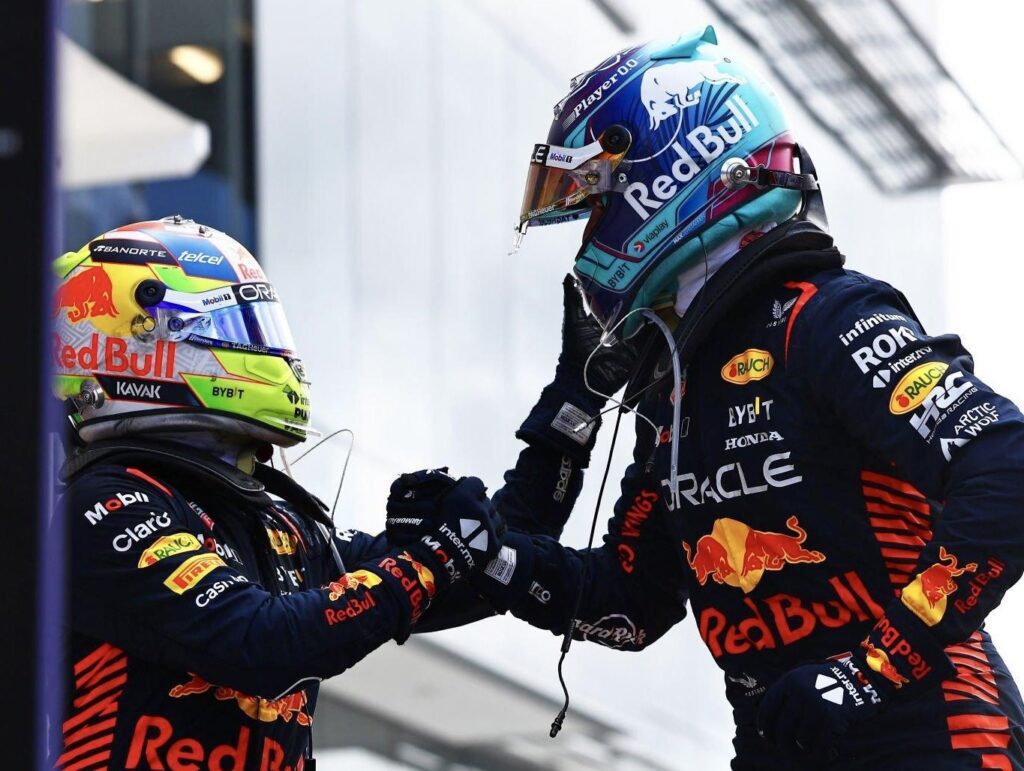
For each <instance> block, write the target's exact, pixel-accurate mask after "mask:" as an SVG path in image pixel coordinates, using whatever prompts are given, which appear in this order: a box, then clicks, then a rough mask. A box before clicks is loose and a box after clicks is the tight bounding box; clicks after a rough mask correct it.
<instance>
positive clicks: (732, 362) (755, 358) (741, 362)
mask: <svg viewBox="0 0 1024 771" xmlns="http://www.w3.org/2000/svg"><path fill="white" fill-rule="evenodd" d="M774 366H775V359H773V358H772V355H771V354H770V353H768V351H762V350H761V349H760V348H748V349H747V350H745V351H744V352H743V353H738V354H736V355H735V356H733V357H732V358H731V359H729V361H727V362H726V363H725V366H724V367H722V380H724V381H725V382H726V383H733V384H734V385H746V384H747V383H750V382H751V381H754V380H764V379H765V378H766V377H768V376H769V375H770V374H772V368H773V367H774Z"/></svg>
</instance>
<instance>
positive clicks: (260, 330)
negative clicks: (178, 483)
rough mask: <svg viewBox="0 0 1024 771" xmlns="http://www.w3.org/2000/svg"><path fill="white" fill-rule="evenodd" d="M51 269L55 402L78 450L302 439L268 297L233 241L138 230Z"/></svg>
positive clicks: (289, 349)
mask: <svg viewBox="0 0 1024 771" xmlns="http://www.w3.org/2000/svg"><path fill="white" fill-rule="evenodd" d="M54 270H55V272H56V274H57V278H58V287H57V291H56V294H55V296H54V303H53V346H52V352H53V353H52V355H53V359H54V365H55V368H56V377H55V380H54V393H55V394H56V396H57V397H58V398H59V399H61V400H63V401H64V403H65V404H66V406H67V407H68V413H69V416H70V419H71V423H72V425H73V426H74V427H75V429H76V430H77V432H78V437H79V438H80V439H81V440H82V441H84V442H91V441H96V440H98V439H106V438H109V437H112V436H120V435H125V434H137V433H140V432H150V431H161V432H166V431H195V430H213V431H217V432H221V433H228V434H230V435H234V436H239V435H240V436H243V437H249V438H252V439H254V440H256V441H265V442H270V443H272V444H277V445H282V446H291V445H294V444H296V443H298V442H301V441H303V440H304V439H305V438H306V433H307V430H308V425H309V384H308V382H307V381H306V377H305V373H304V370H303V367H302V363H301V361H300V360H299V358H298V355H297V354H296V351H295V344H294V343H293V342H292V335H291V332H290V330H289V328H288V322H287V320H286V319H285V315H284V311H283V309H282V306H281V302H280V300H279V298H278V295H277V291H276V290H275V289H274V286H273V285H272V284H271V283H270V282H269V281H268V280H267V277H266V275H264V273H263V270H262V268H261V267H260V265H259V263H257V262H256V260H255V258H254V257H253V256H252V255H251V254H250V253H249V252H248V251H247V250H246V248H245V247H244V246H242V245H241V244H240V243H238V242H237V241H235V240H234V239H233V238H231V237H229V236H227V235H225V234H224V233H221V232H219V231H217V230H214V229H213V228H209V227H206V226H205V225H199V224H197V223H195V222H193V221H192V220H190V219H184V218H182V217H181V216H174V217H165V218H164V219H161V220H157V221H153V222H137V223H135V224H133V225H125V226H124V227H120V228H117V229H115V230H111V231H109V232H107V233H104V234H103V235H101V236H99V237H97V238H95V239H93V240H92V241H90V242H89V243H88V244H86V245H85V246H84V247H82V248H81V249H80V250H79V251H77V252H68V253H67V254H65V255H63V256H62V257H60V258H58V259H57V260H56V261H55V263H54Z"/></svg>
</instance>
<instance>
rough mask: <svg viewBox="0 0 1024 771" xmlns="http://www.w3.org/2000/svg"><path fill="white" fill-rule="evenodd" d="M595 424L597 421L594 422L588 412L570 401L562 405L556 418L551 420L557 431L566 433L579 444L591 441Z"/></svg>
mask: <svg viewBox="0 0 1024 771" xmlns="http://www.w3.org/2000/svg"><path fill="white" fill-rule="evenodd" d="M595 425H596V422H593V423H592V422H591V421H590V416H589V415H588V414H587V413H585V412H584V411H583V410H581V409H580V408H579V407H574V406H573V405H571V404H569V402H566V403H565V404H563V405H562V408H561V409H560V410H559V411H558V414H557V415H555V419H554V420H552V421H551V427H552V428H553V429H555V431H558V432H559V433H562V434H565V435H566V436H567V437H569V438H570V439H572V440H573V441H574V442H576V443H577V444H586V443H587V441H589V439H590V435H591V434H592V433H594V426H595ZM581 426H582V428H581Z"/></svg>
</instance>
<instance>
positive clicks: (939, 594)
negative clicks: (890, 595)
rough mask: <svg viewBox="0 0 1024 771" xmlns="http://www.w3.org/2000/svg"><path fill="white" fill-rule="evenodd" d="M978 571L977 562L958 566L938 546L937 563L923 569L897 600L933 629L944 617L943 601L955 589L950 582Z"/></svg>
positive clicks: (904, 588)
mask: <svg viewBox="0 0 1024 771" xmlns="http://www.w3.org/2000/svg"><path fill="white" fill-rule="evenodd" d="M977 569H978V563H977V562H968V563H967V564H966V565H964V566H963V567H960V565H959V564H958V563H957V558H956V555H954V554H950V553H949V552H948V551H946V547H945V546H940V547H939V561H938V562H936V563H935V564H934V565H932V566H931V567H928V568H925V569H924V570H922V571H921V572H920V573H918V574H917V577H916V578H915V579H914V580H913V581H911V582H910V583H909V584H907V585H906V586H905V587H903V592H902V593H901V595H900V599H902V600H903V604H904V605H906V606H907V607H908V608H909V609H910V610H911V612H912V613H913V614H914V615H915V616H917V617H918V618H919V619H921V620H922V621H923V622H924V623H926V624H927V625H928V626H935V625H936V624H937V623H939V621H941V620H942V617H943V616H944V615H945V614H946V598H947V597H948V596H949V595H951V594H953V593H954V592H955V591H956V590H957V585H956V583H955V582H954V581H953V579H954V578H958V577H959V576H962V575H963V574H964V573H974V572H975V571H976V570H977Z"/></svg>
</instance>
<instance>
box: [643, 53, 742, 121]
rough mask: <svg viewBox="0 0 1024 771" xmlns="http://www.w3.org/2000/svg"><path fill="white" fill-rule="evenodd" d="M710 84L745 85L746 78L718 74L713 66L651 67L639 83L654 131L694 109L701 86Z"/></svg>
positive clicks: (700, 63)
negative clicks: (674, 116)
mask: <svg viewBox="0 0 1024 771" xmlns="http://www.w3.org/2000/svg"><path fill="white" fill-rule="evenodd" d="M705 81H707V82H708V83H746V82H747V81H745V80H744V79H743V78H738V77H736V76H735V75H726V74H725V73H724V72H719V71H718V67H717V66H716V65H715V63H714V62H708V61H702V60H698V61H692V62H673V63H672V64H663V65H662V66H660V67H652V68H651V69H649V70H647V71H646V72H645V73H644V77H643V80H641V81H640V101H641V102H642V103H643V106H644V109H645V110H647V114H648V115H649V116H650V118H651V128H652V129H657V128H658V126H660V125H661V122H662V121H663V120H665V119H666V118H669V117H671V116H673V115H675V114H676V113H678V112H679V111H680V110H685V109H686V108H687V107H693V106H694V105H695V104H697V103H698V102H699V101H700V91H699V90H698V91H695V92H694V93H692V94H691V93H690V92H691V91H693V90H694V89H699V87H700V85H701V84H702V83H704V82H705Z"/></svg>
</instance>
